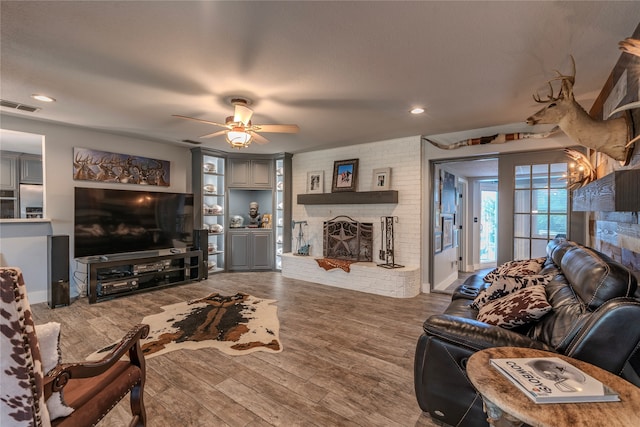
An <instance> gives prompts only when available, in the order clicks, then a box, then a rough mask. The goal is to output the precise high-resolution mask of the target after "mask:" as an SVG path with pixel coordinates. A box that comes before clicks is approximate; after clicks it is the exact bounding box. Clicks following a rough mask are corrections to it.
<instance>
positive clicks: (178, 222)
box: [74, 187, 193, 258]
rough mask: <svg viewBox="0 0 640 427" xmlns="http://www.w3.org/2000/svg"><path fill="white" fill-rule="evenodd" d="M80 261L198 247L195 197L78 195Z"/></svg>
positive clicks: (94, 191) (79, 191) (100, 191)
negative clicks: (91, 257) (114, 255)
mask: <svg viewBox="0 0 640 427" xmlns="http://www.w3.org/2000/svg"><path fill="white" fill-rule="evenodd" d="M74 200H75V216H74V256H75V257H76V258H80V257H87V256H101V255H109V254H118V253H124V252H138V251H149V250H157V249H168V248H183V247H187V246H191V245H192V244H193V194H187V193H165V192H157V191H132V190H112V189H105V188H81V187H76V189H75V199H74Z"/></svg>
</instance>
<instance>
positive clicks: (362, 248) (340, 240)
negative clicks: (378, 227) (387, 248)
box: [322, 216, 373, 262]
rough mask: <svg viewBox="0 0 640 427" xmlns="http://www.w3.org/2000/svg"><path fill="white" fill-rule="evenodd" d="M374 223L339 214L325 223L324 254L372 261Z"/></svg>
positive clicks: (345, 258)
mask: <svg viewBox="0 0 640 427" xmlns="http://www.w3.org/2000/svg"><path fill="white" fill-rule="evenodd" d="M372 240H373V223H370V222H359V221H355V220H354V219H352V218H350V217H348V216H337V217H335V218H333V219H330V220H328V221H324V224H323V245H322V254H323V256H324V257H325V258H335V259H344V260H350V261H362V262H371V261H372V259H373V247H372Z"/></svg>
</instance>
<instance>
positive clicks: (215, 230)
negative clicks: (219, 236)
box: [209, 224, 224, 233]
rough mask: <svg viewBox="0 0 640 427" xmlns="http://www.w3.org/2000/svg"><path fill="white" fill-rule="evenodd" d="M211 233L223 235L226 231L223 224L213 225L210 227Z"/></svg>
mask: <svg viewBox="0 0 640 427" xmlns="http://www.w3.org/2000/svg"><path fill="white" fill-rule="evenodd" d="M209 231H211V232H212V233H222V232H223V231H224V227H223V226H222V224H211V225H210V226H209Z"/></svg>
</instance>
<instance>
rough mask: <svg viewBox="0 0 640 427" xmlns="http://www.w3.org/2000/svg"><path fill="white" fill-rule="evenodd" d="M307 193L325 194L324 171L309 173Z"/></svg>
mask: <svg viewBox="0 0 640 427" xmlns="http://www.w3.org/2000/svg"><path fill="white" fill-rule="evenodd" d="M307 193H308V194H318V193H320V194H322V193H324V171H313V172H307Z"/></svg>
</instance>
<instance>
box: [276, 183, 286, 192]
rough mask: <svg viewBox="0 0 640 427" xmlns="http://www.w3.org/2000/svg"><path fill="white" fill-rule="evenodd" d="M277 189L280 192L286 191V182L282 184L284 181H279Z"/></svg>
mask: <svg viewBox="0 0 640 427" xmlns="http://www.w3.org/2000/svg"><path fill="white" fill-rule="evenodd" d="M276 189H277V190H278V191H282V190H284V182H282V181H278V183H277V184H276Z"/></svg>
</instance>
